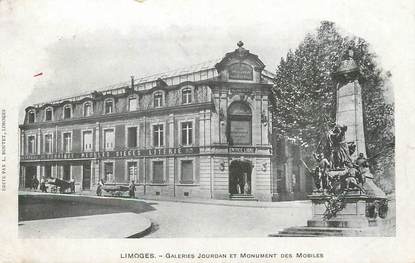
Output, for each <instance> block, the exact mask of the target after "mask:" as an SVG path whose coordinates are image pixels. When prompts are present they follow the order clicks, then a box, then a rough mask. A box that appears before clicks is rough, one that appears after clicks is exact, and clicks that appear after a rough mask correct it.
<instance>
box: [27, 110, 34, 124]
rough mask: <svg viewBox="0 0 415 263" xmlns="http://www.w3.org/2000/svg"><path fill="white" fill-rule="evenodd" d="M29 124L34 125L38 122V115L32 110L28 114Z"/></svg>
mask: <svg viewBox="0 0 415 263" xmlns="http://www.w3.org/2000/svg"><path fill="white" fill-rule="evenodd" d="M28 115H29V116H28V122H29V123H34V122H35V120H36V113H35V111H34V110H30V111H29V112H28Z"/></svg>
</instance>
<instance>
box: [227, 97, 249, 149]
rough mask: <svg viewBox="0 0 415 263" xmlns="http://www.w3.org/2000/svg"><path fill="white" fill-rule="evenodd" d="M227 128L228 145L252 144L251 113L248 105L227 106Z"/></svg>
mask: <svg viewBox="0 0 415 263" xmlns="http://www.w3.org/2000/svg"><path fill="white" fill-rule="evenodd" d="M227 127H228V130H227V131H228V142H229V144H231V145H250V144H252V112H251V108H250V107H249V105H248V104H246V103H243V102H234V103H232V104H231V106H229V108H228V126H227Z"/></svg>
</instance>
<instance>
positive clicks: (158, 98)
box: [154, 91, 163, 108]
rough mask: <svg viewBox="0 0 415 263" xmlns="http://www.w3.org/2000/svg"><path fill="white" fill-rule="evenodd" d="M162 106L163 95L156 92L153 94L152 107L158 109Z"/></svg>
mask: <svg viewBox="0 0 415 263" xmlns="http://www.w3.org/2000/svg"><path fill="white" fill-rule="evenodd" d="M162 106H163V93H162V92H161V91H158V92H156V93H154V107H155V108H159V107H162Z"/></svg>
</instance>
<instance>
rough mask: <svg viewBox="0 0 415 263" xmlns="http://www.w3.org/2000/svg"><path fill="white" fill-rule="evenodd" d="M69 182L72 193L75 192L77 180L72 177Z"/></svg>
mask: <svg viewBox="0 0 415 263" xmlns="http://www.w3.org/2000/svg"><path fill="white" fill-rule="evenodd" d="M69 183H70V188H71V193H75V180H74V179H73V178H71V180H69Z"/></svg>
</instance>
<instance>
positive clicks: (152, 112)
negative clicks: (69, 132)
mask: <svg viewBox="0 0 415 263" xmlns="http://www.w3.org/2000/svg"><path fill="white" fill-rule="evenodd" d="M213 107H214V104H213V102H203V103H194V104H184V105H177V106H173V107H163V108H154V109H145V110H137V111H128V112H121V113H112V114H103V115H99V116H90V117H80V118H73V119H68V120H59V121H48V122H38V123H30V124H21V125H19V128H20V129H36V128H50V127H55V126H66V125H74V124H85V123H96V122H108V121H116V120H120V119H123V120H124V119H134V118H138V117H143V116H146V117H148V116H159V115H166V116H167V115H169V114H171V113H176V114H177V113H186V112H192V111H197V112H198V111H199V110H202V109H212V108H213Z"/></svg>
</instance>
